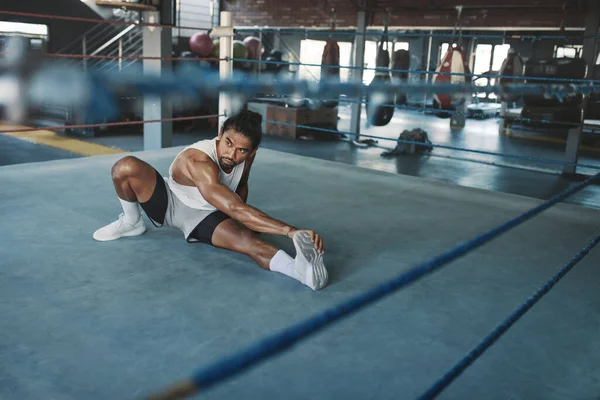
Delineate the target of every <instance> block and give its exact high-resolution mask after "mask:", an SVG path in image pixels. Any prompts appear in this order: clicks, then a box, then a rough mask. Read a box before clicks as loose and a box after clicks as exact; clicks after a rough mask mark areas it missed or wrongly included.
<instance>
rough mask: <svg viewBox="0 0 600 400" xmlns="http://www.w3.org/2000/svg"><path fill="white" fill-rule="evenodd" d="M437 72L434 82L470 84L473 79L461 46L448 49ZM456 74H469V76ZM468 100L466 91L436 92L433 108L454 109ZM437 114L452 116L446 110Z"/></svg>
mask: <svg viewBox="0 0 600 400" xmlns="http://www.w3.org/2000/svg"><path fill="white" fill-rule="evenodd" d="M435 72H437V73H436V74H435V75H434V76H433V80H432V82H433V84H436V83H438V84H440V83H441V84H446V83H452V84H463V83H466V84H470V83H471V80H472V78H471V76H470V74H471V70H470V69H469V65H468V63H467V57H466V56H465V52H464V50H463V49H462V48H461V47H460V46H452V47H450V48H449V49H448V51H447V52H446V54H445V55H444V57H443V58H442V62H441V63H440V64H439V65H438V67H437V68H436V70H435ZM455 74H468V76H465V75H455ZM466 101H467V95H466V94H464V93H436V94H434V95H433V108H434V109H440V110H446V111H453V110H456V109H457V108H458V107H461V106H463V105H464V104H465V103H466ZM437 115H438V116H442V117H448V116H450V115H449V114H448V113H444V112H441V113H438V114H437Z"/></svg>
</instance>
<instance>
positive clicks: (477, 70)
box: [473, 44, 492, 74]
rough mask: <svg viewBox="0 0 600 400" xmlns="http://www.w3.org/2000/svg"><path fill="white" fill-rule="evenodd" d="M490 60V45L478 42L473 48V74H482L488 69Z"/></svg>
mask: <svg viewBox="0 0 600 400" xmlns="http://www.w3.org/2000/svg"><path fill="white" fill-rule="evenodd" d="M490 61H492V45H491V44H478V45H477V49H476V50H475V65H474V66H473V73H474V74H483V73H484V72H487V71H489V70H490Z"/></svg>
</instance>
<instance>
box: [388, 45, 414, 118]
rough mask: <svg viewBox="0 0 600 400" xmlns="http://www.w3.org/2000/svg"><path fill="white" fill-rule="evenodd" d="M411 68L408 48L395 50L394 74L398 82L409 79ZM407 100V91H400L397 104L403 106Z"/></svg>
mask: <svg viewBox="0 0 600 400" xmlns="http://www.w3.org/2000/svg"><path fill="white" fill-rule="evenodd" d="M409 68H410V53H409V51H408V50H396V51H395V52H394V62H393V63H392V69H393V70H394V72H392V76H393V77H394V78H395V79H396V80H397V82H398V83H405V82H407V81H408V69H409ZM406 102H407V96H406V93H400V94H398V95H397V96H396V105H397V106H403V105H405V104H406Z"/></svg>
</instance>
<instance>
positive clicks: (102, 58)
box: [57, 24, 143, 72]
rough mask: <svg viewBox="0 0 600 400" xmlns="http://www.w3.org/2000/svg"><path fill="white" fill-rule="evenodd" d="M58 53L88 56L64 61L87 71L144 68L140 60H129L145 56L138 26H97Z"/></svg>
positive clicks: (140, 30)
mask: <svg viewBox="0 0 600 400" xmlns="http://www.w3.org/2000/svg"><path fill="white" fill-rule="evenodd" d="M57 53H59V54H74V55H83V56H89V57H90V58H75V57H74V58H71V59H69V58H65V59H63V60H65V63H67V64H69V65H77V66H79V67H81V68H82V69H83V70H84V71H87V70H94V71H102V72H114V71H115V70H116V71H123V70H125V69H127V68H131V67H133V66H136V65H137V66H138V67H140V68H141V60H132V59H129V57H138V56H142V54H143V38H142V28H140V27H139V26H137V25H135V24H126V25H113V24H96V25H95V26H94V27H93V28H91V29H90V30H88V31H87V32H86V33H84V34H83V35H82V36H81V37H78V38H77V39H75V40H73V41H72V42H71V43H69V44H68V45H67V46H65V47H63V48H62V49H60V50H59V51H58V52H57Z"/></svg>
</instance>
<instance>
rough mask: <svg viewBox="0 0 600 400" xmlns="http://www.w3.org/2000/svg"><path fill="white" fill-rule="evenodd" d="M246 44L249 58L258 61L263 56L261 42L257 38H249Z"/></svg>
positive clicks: (245, 41)
mask: <svg viewBox="0 0 600 400" xmlns="http://www.w3.org/2000/svg"><path fill="white" fill-rule="evenodd" d="M244 44H245V45H246V47H247V48H248V58H250V59H251V60H258V59H260V56H261V55H262V51H263V47H262V44H261V43H260V40H259V39H258V38H257V37H255V36H248V37H247V38H246V39H244Z"/></svg>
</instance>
